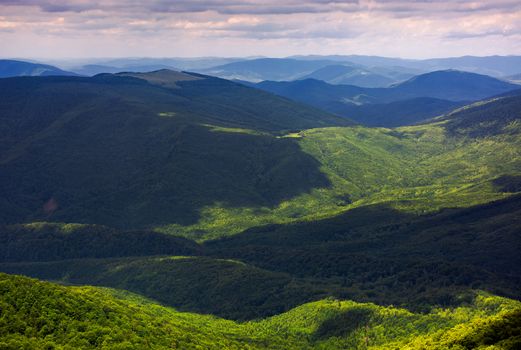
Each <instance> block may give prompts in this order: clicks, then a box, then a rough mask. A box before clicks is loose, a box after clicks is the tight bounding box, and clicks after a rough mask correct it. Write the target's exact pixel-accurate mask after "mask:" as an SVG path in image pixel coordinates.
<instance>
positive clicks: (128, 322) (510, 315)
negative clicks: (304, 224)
mask: <svg viewBox="0 0 521 350" xmlns="http://www.w3.org/2000/svg"><path fill="white" fill-rule="evenodd" d="M0 293H1V294H0V303H1V307H2V310H7V311H8V312H6V313H5V314H3V318H2V319H1V321H0V345H2V346H3V347H5V348H20V347H25V348H44V347H55V346H65V347H71V348H76V349H93V348H99V347H110V348H112V349H118V348H122V349H123V348H125V349H139V348H144V347H151V348H155V349H167V348H172V347H174V348H182V349H196V348H205V349H223V348H230V349H239V348H240V349H274V348H277V349H295V348H299V349H312V348H324V349H326V348H327V349H345V348H360V347H364V346H365V347H367V346H368V345H369V346H370V347H371V348H396V347H400V348H411V349H420V348H425V346H429V349H445V348H447V347H451V346H464V345H469V344H470V345H471V346H472V347H473V348H477V347H479V346H487V345H497V346H499V347H501V348H504V349H515V347H516V346H518V345H519V337H518V333H519V313H520V311H519V310H520V305H519V303H518V302H514V301H510V300H507V299H502V298H497V297H491V296H487V295H480V296H478V297H477V298H476V300H475V301H474V303H473V304H472V305H469V306H467V307H464V308H459V309H456V310H454V311H451V310H439V311H437V312H433V313H431V314H425V315H422V314H413V313H410V312H407V311H404V310H400V309H396V308H382V307H377V306H375V305H372V304H357V303H353V302H345V301H334V300H324V301H320V302H316V303H311V304H306V305H302V306H301V307H299V308H296V309H294V310H292V311H290V312H288V313H285V314H282V315H279V316H276V317H273V318H270V319H265V320H261V321H257V322H249V323H243V324H238V323H234V322H231V321H226V320H222V319H216V318H213V317H208V316H202V315H197V314H188V313H180V312H177V311H175V310H172V309H169V308H165V307H162V306H160V305H158V304H155V303H152V302H150V301H147V300H144V299H142V298H139V297H137V296H134V295H132V294H128V293H121V292H116V291H113V290H107V289H100V288H94V287H63V286H57V285H54V284H50V283H45V282H38V281H35V280H32V279H27V278H23V277H17V276H8V275H4V274H0ZM382 329H385V332H384V331H382ZM491 335H492V337H491Z"/></svg>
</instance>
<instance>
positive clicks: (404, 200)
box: [158, 122, 521, 238]
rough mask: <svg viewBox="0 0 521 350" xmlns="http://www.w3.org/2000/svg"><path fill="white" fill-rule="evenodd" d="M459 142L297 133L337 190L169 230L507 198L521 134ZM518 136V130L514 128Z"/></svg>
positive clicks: (213, 230) (520, 159) (416, 135)
mask: <svg viewBox="0 0 521 350" xmlns="http://www.w3.org/2000/svg"><path fill="white" fill-rule="evenodd" d="M508 127H509V128H510V129H512V128H516V131H515V132H510V131H509V132H508V133H503V134H498V135H491V136H487V137H485V138H455V137H452V136H449V135H447V132H446V129H445V124H444V123H443V122H438V123H436V124H428V125H421V126H413V127H403V128H399V129H395V130H390V129H369V128H363V127H350V128H321V129H311V130H306V131H302V132H300V133H298V134H291V135H290V136H291V139H294V140H298V142H299V145H300V147H301V148H302V150H303V151H304V152H306V153H307V154H310V155H312V156H313V158H315V159H317V160H318V162H319V163H320V170H321V171H322V172H323V173H324V174H326V175H327V178H328V180H329V181H330V183H331V186H329V187H327V188H316V189H313V190H312V191H310V192H309V193H304V194H301V195H298V196H296V197H294V198H292V199H289V200H286V201H283V202H281V203H280V204H279V205H277V206H274V207H261V208H252V207H243V208H240V207H227V206H222V205H219V204H217V205H214V206H207V207H205V208H204V209H202V211H201V220H200V221H199V223H197V224H195V225H191V226H181V225H168V226H163V227H161V228H159V229H158V230H160V231H162V232H169V233H175V234H179V233H184V234H185V235H187V236H193V233H194V232H208V234H206V235H205V236H203V237H204V238H215V237H217V236H225V235H229V234H231V233H238V232H240V231H243V230H244V229H247V228H249V227H252V226H259V225H262V224H265V223H289V222H296V221H306V220H317V219H321V218H326V217H330V216H332V215H335V214H338V213H342V212H345V211H347V210H350V209H353V208H356V207H361V206H365V205H369V204H379V203H386V204H388V205H390V206H392V207H394V208H397V209H400V210H403V211H406V212H414V213H425V212H432V211H436V210H439V209H441V208H451V207H467V206H470V205H475V204H480V203H486V202H489V201H492V200H497V199H501V198H505V197H506V196H508V195H509V193H505V192H502V191H500V190H498V189H497V188H496V187H495V186H494V185H493V181H494V180H495V179H497V178H499V177H501V176H504V175H519V174H521V135H520V133H519V128H518V127H517V126H515V125H513V124H509V126H508ZM511 131H512V130H511Z"/></svg>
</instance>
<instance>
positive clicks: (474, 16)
mask: <svg viewBox="0 0 521 350" xmlns="http://www.w3.org/2000/svg"><path fill="white" fill-rule="evenodd" d="M294 54H374V55H381V56H395V57H410V58H424V57H442V56H460V55H466V54H470V55H480V56H484V55H493V54H499V55H506V54H521V1H520V0H487V1H485V0H476V1H466V0H439V1H438V0H416V1H414V0H346V1H341V0H313V1H311V0H245V1H240V0H172V1H167V0H149V1H146V0H0V56H1V57H25V58H74V57H122V56H135V57H136V56H139V57H145V56H146V57H169V56H170V57H173V56H175V57H184V56H256V55H264V56H274V57H281V56H288V55H294Z"/></svg>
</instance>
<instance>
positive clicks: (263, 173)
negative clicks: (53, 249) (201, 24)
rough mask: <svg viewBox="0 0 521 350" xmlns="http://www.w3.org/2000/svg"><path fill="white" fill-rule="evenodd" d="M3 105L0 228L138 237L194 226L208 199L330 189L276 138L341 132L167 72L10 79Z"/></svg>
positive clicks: (275, 100) (313, 117)
mask: <svg viewBox="0 0 521 350" xmlns="http://www.w3.org/2000/svg"><path fill="white" fill-rule="evenodd" d="M0 96H1V97H2V98H1V99H0V111H1V113H0V115H1V117H0V118H1V124H0V140H1V141H0V168H1V171H0V173H1V175H0V177H1V179H2V185H0V187H1V190H0V191H1V192H2V194H3V196H1V197H2V198H1V199H0V207H1V208H2V213H3V214H2V217H1V221H2V222H10V223H13V222H23V221H35V220H36V221H40V220H49V219H51V218H52V220H57V221H66V222H80V223H101V224H108V225H112V226H118V227H127V228H137V227H144V226H148V225H157V224H158V223H165V224H166V223H171V222H178V223H189V222H193V221H194V220H197V219H198V216H199V209H200V208H201V207H203V206H205V205H211V204H213V203H215V202H221V203H227V204H229V205H232V206H237V205H240V206H243V205H273V204H276V203H277V202H279V201H281V200H284V199H287V198H290V197H292V196H295V195H298V194H300V193H302V192H305V191H309V190H310V189H311V188H314V187H324V186H327V185H328V181H327V179H325V177H324V176H323V175H322V174H321V173H320V172H319V170H318V169H317V166H318V164H317V163H316V161H315V160H314V159H312V158H311V157H310V156H309V155H307V154H305V153H303V152H301V151H300V149H299V146H298V144H297V143H296V142H295V141H294V140H291V139H284V138H278V137H276V136H275V135H274V133H275V134H276V133H280V132H282V131H283V130H287V129H290V130H295V129H297V130H298V129H304V128H309V127H315V126H322V125H347V124H350V122H347V121H346V120H344V119H341V118H338V117H335V116H333V115H330V114H327V113H324V112H321V111H318V110H315V109H313V108H309V107H306V106H302V105H299V104H295V103H293V102H291V101H289V100H286V99H283V98H279V97H277V96H274V95H271V94H268V93H265V92H261V91H258V90H256V89H252V88H247V87H244V86H242V85H239V84H235V83H232V82H229V81H225V80H222V79H217V78H211V77H205V76H199V75H189V74H186V73H174V72H170V71H160V72H155V73H150V74H145V75H143V74H134V75H133V76H130V75H129V74H127V75H100V76H96V77H94V78H75V77H47V78H8V79H2V80H0ZM301 168H304V169H307V172H306V173H298V172H295V171H293V170H294V169H301ZM291 169H293V170H291ZM137 199H138V200H137ZM248 203H249V204H248Z"/></svg>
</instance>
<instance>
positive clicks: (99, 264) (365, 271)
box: [0, 71, 521, 350]
mask: <svg viewBox="0 0 521 350" xmlns="http://www.w3.org/2000/svg"><path fill="white" fill-rule="evenodd" d="M0 95H1V96H2V99H0V212H1V213H2V214H1V215H0V271H2V272H4V273H7V274H3V273H2V274H0V348H6V349H20V348H21V349H24V348H25V349H42V348H50V349H52V348H57V349H76V348H107V349H117V348H121V349H132V348H135V349H143V348H153V349H162V348H165V349H166V348H179V349H190V348H194V349H211V348H215V349H223V348H231V349H234V348H235V349H248V348H251V349H257V348H258V349H262V348H267V349H351V348H353V349H458V350H460V349H475V348H477V349H489V350H490V349H517V348H519V347H520V346H521V304H520V303H519V301H518V300H520V299H521V294H520V291H521V255H520V254H519V252H520V251H521V236H520V235H521V123H520V120H521V114H520V113H521V95H520V93H519V91H517V92H510V93H508V94H505V95H501V96H496V97H494V98H490V99H486V100H483V101H479V102H475V103H472V104H469V105H467V106H465V107H461V108H458V109H456V110H454V111H452V112H450V113H447V114H444V115H442V116H439V117H436V118H434V119H432V120H429V121H426V122H425V123H423V124H418V125H409V126H402V127H398V128H392V129H391V128H368V127H364V126H360V125H355V124H354V123H353V122H352V121H351V120H348V119H345V118H340V117H338V116H335V115H332V114H329V113H326V112H323V111H320V110H317V109H314V108H312V107H309V106H306V105H302V104H298V103H296V102H293V101H291V100H287V99H284V98H281V97H277V96H275V95H272V94H270V93H267V92H263V91H259V90H256V89H254V88H249V87H246V86H243V85H240V84H236V83H233V82H230V81H226V80H222V79H217V78H212V77H207V76H203V75H198V74H192V73H180V72H172V71H157V72H153V73H146V74H142V73H139V74H133V73H125V74H116V75H112V74H102V75H98V76H96V77H93V78H82V77H40V78H34V77H33V78H31V77H25V78H12V79H0ZM391 112H392V111H391ZM16 275H25V276H30V277H33V278H38V279H40V280H46V281H48V282H43V281H38V280H34V279H30V278H27V277H21V276H16Z"/></svg>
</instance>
